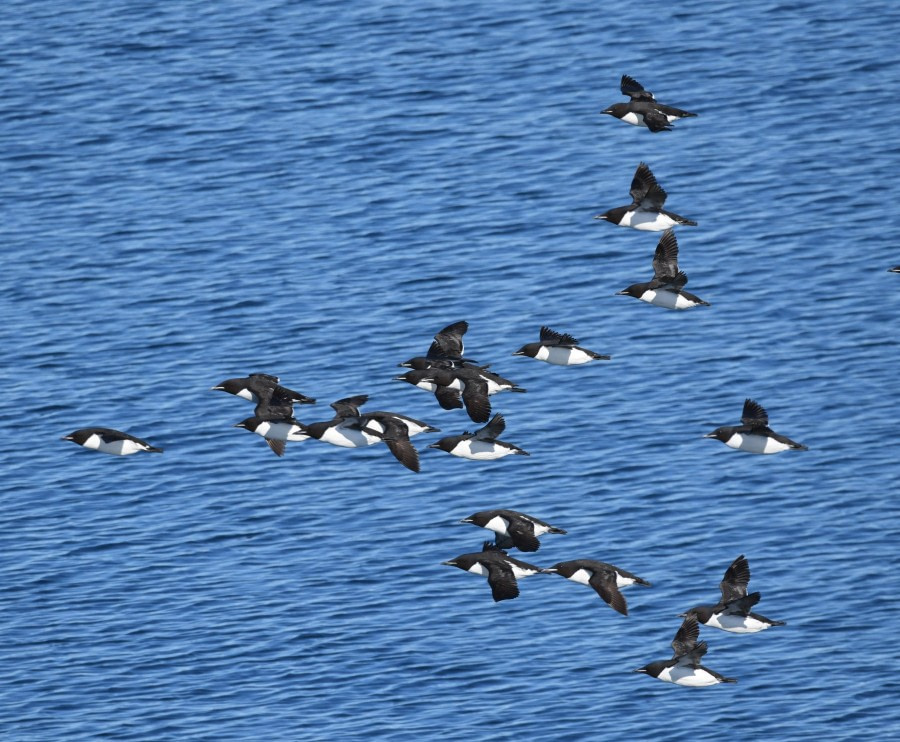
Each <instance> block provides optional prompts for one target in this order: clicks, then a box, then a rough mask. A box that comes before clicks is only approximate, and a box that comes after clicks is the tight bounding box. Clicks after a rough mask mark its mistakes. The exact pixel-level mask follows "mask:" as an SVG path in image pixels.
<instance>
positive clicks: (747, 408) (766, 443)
mask: <svg viewBox="0 0 900 742" xmlns="http://www.w3.org/2000/svg"><path fill="white" fill-rule="evenodd" d="M741 423H742V424H741V425H732V426H726V427H721V428H716V429H715V430H714V431H712V432H711V433H707V434H706V435H704V436H703V437H704V438H717V439H718V440H720V441H722V443H724V444H725V445H726V446H728V447H729V448H736V449H737V450H738V451H747V452H748V453H763V454H771V453H781V452H782V451H806V450H808V449H807V447H806V446H804V445H803V444H802V443H797V442H796V441H792V440H791V439H790V438H788V437H786V436H783V435H780V434H779V433H776V432H775V431H774V430H772V429H771V428H770V427H769V413H767V412H766V410H765V408H764V407H763V406H762V405H761V404H759V403H758V402H754V401H753V400H752V399H749V398H748V399H746V400H744V410H743V412H742V413H741Z"/></svg>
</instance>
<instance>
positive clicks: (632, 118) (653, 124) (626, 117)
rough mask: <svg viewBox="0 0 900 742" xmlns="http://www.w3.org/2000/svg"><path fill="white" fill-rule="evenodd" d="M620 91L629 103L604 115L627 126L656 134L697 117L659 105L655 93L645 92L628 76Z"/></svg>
mask: <svg viewBox="0 0 900 742" xmlns="http://www.w3.org/2000/svg"><path fill="white" fill-rule="evenodd" d="M619 89H620V90H621V91H622V95H627V96H628V98H629V99H630V100H629V101H628V103H614V104H613V105H611V106H610V107H609V108H607V109H606V110H604V111H602V113H607V114H609V115H610V116H613V117H615V118H617V119H619V121H624V122H625V123H626V124H631V125H632V126H644V127H646V128H648V129H650V131H652V132H654V133H655V132H658V131H671V130H672V126H671V124H672V122H674V121H677V120H678V119H684V118H689V117H692V116H696V115H697V114H696V113H689V112H688V111H683V110H681V109H680V108H675V107H674V106H667V105H664V104H662V103H659V102H658V101H657V100H656V98H654V96H653V93H651V92H650V91H649V90H645V89H644V86H643V85H641V84H640V83H639V82H638V81H637V80H635V79H634V78H633V77H629V76H628V75H622V80H621V82H620V84H619Z"/></svg>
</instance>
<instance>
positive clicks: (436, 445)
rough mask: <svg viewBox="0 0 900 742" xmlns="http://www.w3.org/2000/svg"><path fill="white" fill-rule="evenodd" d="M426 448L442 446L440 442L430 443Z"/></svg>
mask: <svg viewBox="0 0 900 742" xmlns="http://www.w3.org/2000/svg"><path fill="white" fill-rule="evenodd" d="M425 448H440V444H438V443H429V444H428V445H427V446H425Z"/></svg>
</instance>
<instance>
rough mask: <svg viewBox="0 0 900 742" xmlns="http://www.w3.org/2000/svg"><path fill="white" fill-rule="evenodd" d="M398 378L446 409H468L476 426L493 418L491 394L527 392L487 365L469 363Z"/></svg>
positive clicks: (431, 368) (425, 370)
mask: <svg viewBox="0 0 900 742" xmlns="http://www.w3.org/2000/svg"><path fill="white" fill-rule="evenodd" d="M394 379H395V380H396V381H405V382H407V383H409V384H412V385H413V386H416V387H418V388H419V389H424V390H425V391H429V392H432V393H433V394H434V396H435V397H436V398H437V401H438V403H439V404H440V405H441V407H443V408H444V409H445V410H451V409H456V408H459V407H463V406H465V408H466V413H467V414H468V415H469V418H471V420H472V421H473V422H476V423H484V422H487V421H488V419H490V416H491V403H490V400H489V399H488V397H490V396H491V395H493V394H498V393H499V392H503V391H513V392H524V391H525V389H523V388H522V387H520V386H519V385H518V384H516V383H515V382H513V381H510V380H509V379H504V378H503V377H502V376H500V375H499V374H495V373H493V372H492V371H488V369H487V368H486V367H484V366H474V365H470V364H467V363H464V364H460V365H457V366H454V367H452V368H446V367H440V366H432V367H430V368H425V369H413V370H412V371H407V372H406V373H404V374H401V375H400V376H395V377H394Z"/></svg>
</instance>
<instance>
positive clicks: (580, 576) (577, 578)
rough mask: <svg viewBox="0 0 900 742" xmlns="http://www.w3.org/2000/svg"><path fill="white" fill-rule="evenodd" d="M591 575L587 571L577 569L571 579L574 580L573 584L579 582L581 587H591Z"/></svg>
mask: <svg viewBox="0 0 900 742" xmlns="http://www.w3.org/2000/svg"><path fill="white" fill-rule="evenodd" d="M591 575H592V573H591V572H588V571H587V570H586V569H576V570H575V571H574V572H573V573H572V576H571V577H569V579H570V580H572V582H577V583H578V584H579V585H589V584H590V580H591Z"/></svg>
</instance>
